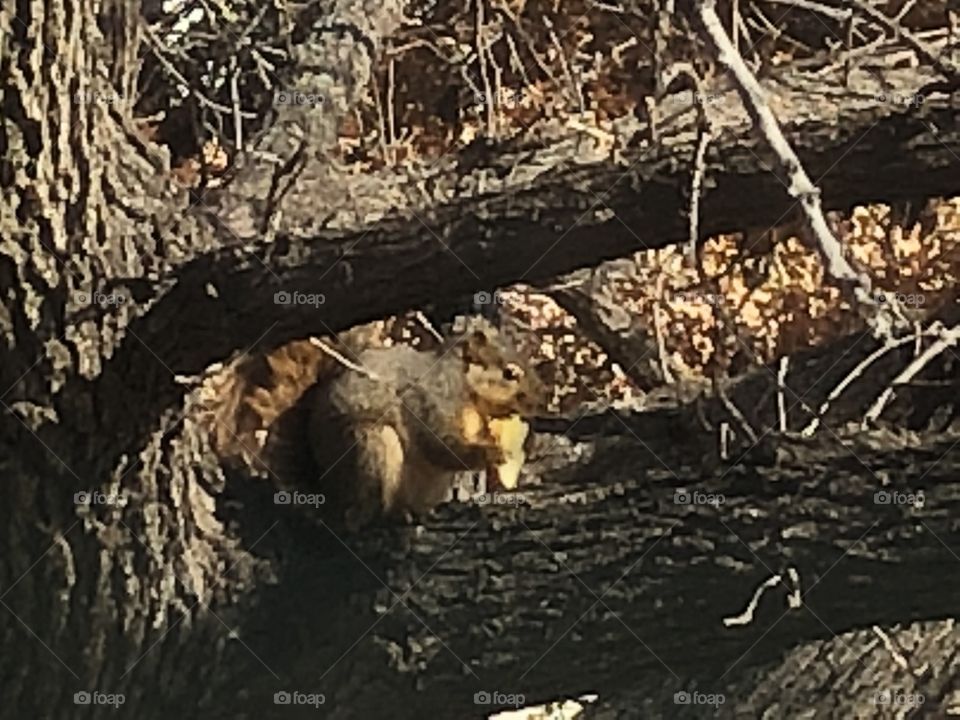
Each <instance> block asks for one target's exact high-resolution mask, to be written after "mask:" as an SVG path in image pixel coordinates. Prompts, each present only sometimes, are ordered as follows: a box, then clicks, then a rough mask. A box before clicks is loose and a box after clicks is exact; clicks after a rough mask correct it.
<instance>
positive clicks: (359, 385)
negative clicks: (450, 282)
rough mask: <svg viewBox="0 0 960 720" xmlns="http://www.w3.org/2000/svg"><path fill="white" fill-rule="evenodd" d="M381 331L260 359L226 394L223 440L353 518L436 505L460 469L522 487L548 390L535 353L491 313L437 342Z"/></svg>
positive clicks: (338, 516) (364, 520) (360, 520)
mask: <svg viewBox="0 0 960 720" xmlns="http://www.w3.org/2000/svg"><path fill="white" fill-rule="evenodd" d="M382 334H383V333H382V326H381V327H378V328H376V329H371V326H361V327H359V328H355V329H353V330H350V331H348V332H347V333H344V334H343V335H342V336H341V337H340V338H338V339H337V341H336V346H335V348H331V347H329V346H327V345H326V344H325V343H324V342H321V341H313V342H311V341H296V342H294V343H289V344H288V345H286V346H284V347H282V348H280V349H278V350H277V351H274V352H273V353H271V354H269V355H267V356H266V357H265V358H263V359H262V360H261V361H260V362H259V363H251V364H249V365H248V366H247V367H246V368H245V369H244V373H243V374H244V375H245V376H246V377H247V382H246V383H244V384H241V386H240V387H236V388H234V389H233V390H232V391H231V392H227V393H225V394H224V393H222V392H221V393H220V394H221V395H222V396H230V395H232V396H233V397H232V398H231V399H228V400H224V399H223V397H221V402H222V403H225V404H226V405H227V407H228V409H229V411H230V412H232V413H233V416H234V418H236V420H235V422H234V423H233V425H234V427H230V426H229V424H228V425H224V427H223V428H215V430H217V432H215V443H214V445H215V447H217V448H218V451H219V452H220V453H221V455H226V456H233V457H239V458H241V459H243V460H244V461H245V463H246V464H247V466H248V467H249V468H250V469H252V470H253V471H255V472H254V474H260V475H262V476H268V477H271V478H272V479H273V480H274V484H275V485H277V486H278V487H279V488H280V489H283V490H290V489H296V490H305V491H309V492H314V491H317V492H320V493H322V494H323V496H324V498H325V502H324V507H323V510H322V512H323V513H324V514H325V515H326V518H327V519H332V520H333V521H335V522H337V524H341V523H340V522H339V521H342V524H343V525H345V526H346V527H347V528H348V529H357V528H360V527H363V526H365V525H368V524H370V523H372V522H375V521H377V520H378V519H384V518H396V517H406V516H411V515H418V514H422V513H424V512H427V511H429V510H431V509H432V508H433V507H435V506H436V505H438V504H439V503H440V502H442V501H443V500H444V498H445V497H446V495H447V493H448V491H449V490H451V488H452V487H453V483H454V479H455V476H456V474H457V473H458V472H463V471H467V470H469V471H477V470H486V471H487V477H488V487H489V488H504V489H512V488H513V487H515V486H516V483H517V478H518V475H519V472H520V468H521V466H522V465H523V462H524V459H525V457H524V449H523V446H524V442H525V440H526V437H527V434H528V430H529V429H528V426H527V423H526V419H527V418H529V417H531V416H532V415H534V414H536V411H537V409H538V407H539V404H540V402H541V398H542V386H541V384H540V381H539V379H538V378H537V376H536V373H535V372H534V371H533V370H532V368H531V367H530V363H529V362H528V361H526V360H525V359H524V358H523V357H522V356H521V355H520V354H519V353H518V352H517V351H516V350H514V349H513V348H512V347H511V345H510V343H509V342H508V341H507V340H506V338H505V337H504V336H503V334H502V333H500V331H498V330H497V329H496V328H495V327H494V326H493V325H492V324H491V323H490V322H489V321H486V320H482V319H472V320H470V321H468V323H467V327H466V330H465V332H463V333H462V334H460V335H458V336H457V337H455V338H454V339H452V340H450V341H445V342H444V343H443V344H441V345H440V346H439V347H437V348H435V349H431V350H421V349H417V348H413V347H411V346H409V345H393V346H389V347H383V346H378V345H382ZM378 335H379V336H380V337H378ZM341 351H342V352H341ZM343 356H351V357H352V359H349V360H348V359H346V358H345V357H343ZM221 425H223V423H221Z"/></svg>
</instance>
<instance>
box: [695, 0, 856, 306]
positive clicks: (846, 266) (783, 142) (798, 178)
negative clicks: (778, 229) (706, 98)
mask: <svg viewBox="0 0 960 720" xmlns="http://www.w3.org/2000/svg"><path fill="white" fill-rule="evenodd" d="M700 21H701V23H702V25H703V28H704V30H705V31H706V34H707V36H708V37H709V39H710V41H711V42H712V43H713V44H714V46H715V48H716V51H717V60H718V62H719V63H720V64H721V65H723V66H724V67H725V68H726V69H727V70H728V71H729V72H730V74H731V76H732V77H733V78H734V81H735V84H736V86H737V89H738V92H739V93H740V96H741V98H742V99H743V102H744V104H745V105H746V107H747V110H748V112H749V113H750V115H751V117H752V118H753V119H754V122H755V123H756V124H757V126H758V128H759V130H760V132H761V133H762V134H763V137H764V138H765V139H766V141H767V143H768V144H769V145H770V147H771V149H772V150H773V151H774V153H775V154H776V155H777V158H778V159H779V161H780V165H781V168H782V170H783V172H784V173H785V174H786V176H787V179H788V180H789V185H788V187H787V191H788V192H789V193H790V195H791V196H792V197H794V198H796V199H797V200H798V201H799V202H800V204H801V206H802V208H803V212H804V215H805V216H806V220H807V223H808V225H809V226H810V229H811V231H812V233H813V237H814V239H815V241H816V243H817V245H818V247H819V249H820V253H821V255H822V256H823V259H824V264H825V266H826V270H827V272H828V273H829V274H830V276H831V277H833V278H835V279H837V280H842V281H847V282H853V283H856V284H857V285H858V286H859V287H860V288H861V289H862V291H863V293H862V294H863V295H866V294H867V293H868V292H869V288H870V280H869V278H868V277H867V276H865V275H860V274H858V273H857V272H856V271H855V270H854V269H853V268H852V267H851V266H850V263H849V262H848V261H847V259H846V258H845V257H844V256H843V250H842V248H841V247H840V243H839V242H838V241H837V239H836V238H835V237H834V236H833V233H832V232H831V231H830V227H829V226H828V224H827V219H826V217H825V216H824V214H823V208H822V205H821V202H820V191H819V189H818V188H817V187H816V186H815V185H814V184H813V182H812V181H811V180H810V177H809V176H808V175H807V173H806V171H805V170H804V168H803V165H802V164H801V163H800V159H799V158H798V157H797V154H796V152H795V151H794V150H793V148H792V147H791V146H790V143H789V142H787V139H786V138H785V137H784V135H783V131H782V130H781V129H780V125H779V123H778V122H777V119H776V117H775V116H774V114H773V111H772V110H771V109H770V105H769V104H768V103H767V101H766V98H765V95H764V92H763V89H762V88H761V87H760V83H759V82H758V81H757V78H756V77H755V76H754V74H753V73H752V72H750V70H749V69H748V68H747V66H746V65H745V64H744V62H743V58H742V57H740V55H739V54H738V53H737V52H736V50H735V49H734V47H733V43H732V42H731V41H730V36H729V35H728V34H727V32H726V30H725V29H724V28H723V24H722V23H721V22H720V18H719V17H718V16H717V11H716V0H704V3H703V4H702V5H701V6H700Z"/></svg>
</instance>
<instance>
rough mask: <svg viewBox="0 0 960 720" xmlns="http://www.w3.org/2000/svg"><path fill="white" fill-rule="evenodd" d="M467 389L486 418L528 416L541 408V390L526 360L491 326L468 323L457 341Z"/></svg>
mask: <svg viewBox="0 0 960 720" xmlns="http://www.w3.org/2000/svg"><path fill="white" fill-rule="evenodd" d="M457 345H458V351H459V353H460V357H461V359H462V360H463V366H464V373H465V376H466V380H467V387H468V388H469V391H470V394H471V396H472V398H473V400H474V402H475V403H476V405H477V407H478V409H479V411H480V412H481V414H483V415H484V416H486V417H490V418H504V417H509V416H511V415H521V416H524V417H529V416H531V415H534V414H536V412H537V410H538V408H539V407H540V405H541V400H542V395H543V389H542V384H541V382H540V379H539V378H538V377H537V374H536V372H535V371H534V370H533V367H532V365H531V363H530V362H529V360H526V359H525V358H523V357H522V356H521V355H520V354H519V353H518V352H517V351H516V350H515V349H514V348H513V347H512V346H511V344H510V343H509V342H508V341H507V339H506V338H505V337H504V336H503V334H502V333H500V332H499V331H498V330H497V329H496V328H495V327H493V325H491V324H490V323H489V322H487V321H484V320H477V321H474V322H473V323H471V325H470V326H469V327H468V329H467V331H466V333H464V334H463V335H462V336H461V337H460V338H459V339H458V341H457Z"/></svg>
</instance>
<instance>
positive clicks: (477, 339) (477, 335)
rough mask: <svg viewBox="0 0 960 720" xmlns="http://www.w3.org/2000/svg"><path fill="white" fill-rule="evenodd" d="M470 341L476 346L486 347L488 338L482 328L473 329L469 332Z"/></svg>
mask: <svg viewBox="0 0 960 720" xmlns="http://www.w3.org/2000/svg"><path fill="white" fill-rule="evenodd" d="M470 342H471V343H472V344H473V345H476V346H477V347H486V346H487V344H488V343H489V338H488V337H487V334H486V333H485V332H484V331H483V330H474V331H473V332H472V333H470Z"/></svg>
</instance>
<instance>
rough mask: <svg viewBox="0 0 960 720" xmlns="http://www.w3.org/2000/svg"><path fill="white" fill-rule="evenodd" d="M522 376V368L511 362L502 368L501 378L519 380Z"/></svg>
mask: <svg viewBox="0 0 960 720" xmlns="http://www.w3.org/2000/svg"><path fill="white" fill-rule="evenodd" d="M522 377H523V370H521V369H520V366H519V365H514V364H513V363H511V364H509V365H507V366H506V367H504V368H503V379H504V380H511V381H512V380H519V379H520V378H522Z"/></svg>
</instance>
